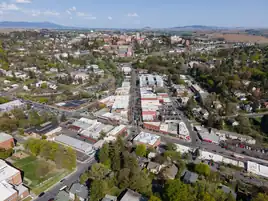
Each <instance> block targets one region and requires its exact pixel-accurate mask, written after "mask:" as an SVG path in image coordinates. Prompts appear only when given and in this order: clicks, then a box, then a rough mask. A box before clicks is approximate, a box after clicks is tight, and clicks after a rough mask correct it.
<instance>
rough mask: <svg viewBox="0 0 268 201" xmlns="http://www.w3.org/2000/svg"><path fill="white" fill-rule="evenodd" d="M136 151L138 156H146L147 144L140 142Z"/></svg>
mask: <svg viewBox="0 0 268 201" xmlns="http://www.w3.org/2000/svg"><path fill="white" fill-rule="evenodd" d="M135 153H136V154H137V156H141V157H143V156H146V146H145V145H144V144H139V145H137V146H136V149H135Z"/></svg>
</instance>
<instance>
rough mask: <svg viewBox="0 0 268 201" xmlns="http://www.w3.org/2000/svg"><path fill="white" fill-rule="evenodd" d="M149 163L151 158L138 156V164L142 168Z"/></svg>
mask: <svg viewBox="0 0 268 201" xmlns="http://www.w3.org/2000/svg"><path fill="white" fill-rule="evenodd" d="M148 163H149V160H148V159H147V158H144V157H138V164H139V166H140V167H141V168H145V167H146V165H147V164H148Z"/></svg>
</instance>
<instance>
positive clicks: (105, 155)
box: [98, 143, 111, 168]
mask: <svg viewBox="0 0 268 201" xmlns="http://www.w3.org/2000/svg"><path fill="white" fill-rule="evenodd" d="M98 158H99V160H100V162H101V163H102V164H104V165H105V166H107V167H108V168H110V167H111V160H110V158H109V144H107V143H105V144H104V145H103V146H102V148H101V149H100V151H99V155H98Z"/></svg>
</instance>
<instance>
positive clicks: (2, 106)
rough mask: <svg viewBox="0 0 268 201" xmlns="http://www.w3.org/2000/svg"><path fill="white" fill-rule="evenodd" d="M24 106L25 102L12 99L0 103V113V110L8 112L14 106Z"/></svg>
mask: <svg viewBox="0 0 268 201" xmlns="http://www.w3.org/2000/svg"><path fill="white" fill-rule="evenodd" d="M24 106H25V103H23V102H21V101H20V100H14V101H10V102H7V103H3V104H0V113H1V112H9V111H11V110H13V109H15V108H22V107H24Z"/></svg>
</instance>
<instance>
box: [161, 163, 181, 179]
mask: <svg viewBox="0 0 268 201" xmlns="http://www.w3.org/2000/svg"><path fill="white" fill-rule="evenodd" d="M177 173H178V168H177V167H176V165H174V164H172V165H171V166H169V167H167V168H166V169H165V171H164V172H163V174H164V176H165V177H166V178H168V179H175V177H176V175H177Z"/></svg>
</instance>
